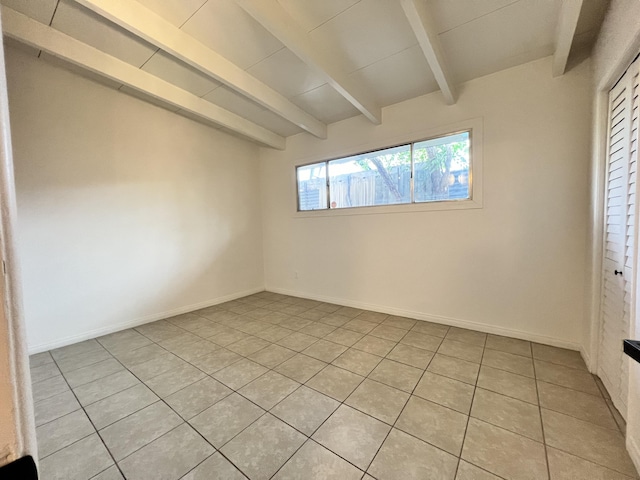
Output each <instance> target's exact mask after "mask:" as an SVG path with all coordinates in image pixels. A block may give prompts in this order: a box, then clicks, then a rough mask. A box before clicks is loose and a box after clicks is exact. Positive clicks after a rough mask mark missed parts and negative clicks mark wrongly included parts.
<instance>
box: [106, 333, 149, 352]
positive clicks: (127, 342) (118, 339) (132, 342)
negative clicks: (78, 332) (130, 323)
mask: <svg viewBox="0 0 640 480" xmlns="http://www.w3.org/2000/svg"><path fill="white" fill-rule="evenodd" d="M96 340H97V341H98V342H99V343H100V344H101V345H102V346H103V347H104V348H106V349H107V350H108V351H109V352H110V353H111V354H113V355H116V356H117V355H118V354H119V353H122V352H131V351H133V350H136V349H138V348H141V347H144V346H145V345H151V343H152V342H151V340H149V339H148V338H147V337H145V336H144V335H141V334H140V333H138V332H136V331H135V330H134V329H132V328H131V329H128V330H123V331H121V332H115V333H110V334H108V335H104V336H102V337H98V338H97V339H96Z"/></svg>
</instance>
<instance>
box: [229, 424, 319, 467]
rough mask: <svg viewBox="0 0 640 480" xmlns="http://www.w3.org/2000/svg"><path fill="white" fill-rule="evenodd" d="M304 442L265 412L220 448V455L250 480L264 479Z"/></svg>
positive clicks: (299, 435)
mask: <svg viewBox="0 0 640 480" xmlns="http://www.w3.org/2000/svg"><path fill="white" fill-rule="evenodd" d="M305 440H306V437H305V436H304V435H302V434H301V433H300V432H298V431H297V430H294V429H293V428H291V427H290V426H289V425H287V424H286V423H284V422H283V421H282V420H279V419H278V418H276V417H274V416H273V415H270V414H268V413H267V414H266V415H264V416H263V417H262V418H260V419H259V420H258V421H256V422H255V423H253V424H252V425H251V426H250V427H249V428H247V429H246V430H244V431H243V432H242V433H240V434H239V435H238V436H237V437H236V438H234V439H233V440H231V441H230V442H229V443H227V444H226V445H225V446H224V447H222V450H221V453H222V454H223V455H224V456H225V457H227V458H228V459H229V460H231V461H232V462H233V463H234V464H235V465H236V466H237V467H238V468H239V469H240V470H241V471H243V472H244V473H246V474H247V475H248V476H249V478H250V479H251V480H267V479H269V478H271V477H272V476H273V475H274V474H275V473H276V472H277V471H278V469H279V468H280V467H281V466H282V465H283V464H284V463H285V462H286V461H287V460H288V459H289V458H290V457H291V456H292V455H293V454H294V453H295V451H296V450H297V449H298V448H299V447H300V446H301V445H302V444H303V443H304V441H305Z"/></svg>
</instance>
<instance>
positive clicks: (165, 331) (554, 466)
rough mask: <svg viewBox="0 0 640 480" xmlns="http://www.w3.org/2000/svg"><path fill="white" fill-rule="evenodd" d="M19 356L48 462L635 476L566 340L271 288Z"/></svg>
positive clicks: (297, 474) (476, 477)
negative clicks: (474, 327)
mask: <svg viewBox="0 0 640 480" xmlns="http://www.w3.org/2000/svg"><path fill="white" fill-rule="evenodd" d="M31 368H32V380H33V382H34V383H33V391H34V399H35V414H36V423H37V435H38V446H39V451H40V469H41V474H42V478H43V479H45V480H55V479H64V480H73V479H78V480H88V479H95V480H97V479H99V480H116V479H122V478H127V479H129V480H138V479H153V480H161V479H166V480H173V479H185V480H204V479H207V480H210V479H220V480H222V479H224V480H235V479H244V478H246V477H248V478H249V479H251V480H254V479H255V480H266V479H270V478H274V479H278V480H284V479H305V480H307V479H333V478H335V479H341V480H350V479H368V480H371V479H378V480H399V479H402V480H404V479H443V480H445V479H451V480H453V479H456V480H490V479H518V480H519V479H523V480H524V479H532V480H540V479H549V478H551V479H553V480H569V479H581V480H582V479H599V480H628V479H630V478H637V472H636V471H635V469H634V467H633V464H632V463H631V461H630V459H629V457H628V455H627V453H626V451H625V448H624V438H623V435H622V433H621V429H622V428H624V426H623V422H622V421H620V420H619V417H616V416H615V412H613V411H612V410H610V408H609V406H608V400H607V398H606V395H605V394H603V393H601V389H600V387H599V386H598V383H597V381H596V379H595V377H593V376H592V375H590V374H589V373H588V372H587V370H586V368H585V366H584V364H583V362H582V360H581V358H580V356H579V354H578V353H576V352H572V351H568V350H562V349H558V348H553V347H548V346H543V345H537V344H531V343H529V342H525V341H522V340H515V339H511V338H505V337H498V336H493V335H486V334H484V333H480V332H474V331H469V330H463V329H459V328H453V327H452V328H449V327H446V326H443V325H436V324H431V323H427V322H422V321H416V320H412V319H409V318H402V317H394V316H389V315H385V314H381V313H375V312H369V311H362V310H358V309H355V308H348V307H340V306H339V305H330V304H326V303H320V302H316V301H312V300H305V299H300V298H294V297H286V296H283V295H278V294H274V293H269V292H262V293H259V294H256V295H252V296H250V297H245V298H242V299H239V300H235V301H232V302H228V303H225V304H222V305H217V306H214V307H210V308H206V309H203V310H200V311H198V312H194V313H189V314H185V315H180V316H177V317H174V318H170V319H167V320H163V321H159V322H155V323H151V324H147V325H143V326H141V327H138V328H135V329H131V330H126V331H122V332H118V333H114V334H111V335H106V336H104V337H101V338H98V339H96V340H89V341H86V342H82V343H78V344H75V345H71V346H68V347H64V348H60V349H57V350H53V351H51V352H46V353H41V354H38V355H34V356H33V357H32V358H31ZM365 472H366V473H365Z"/></svg>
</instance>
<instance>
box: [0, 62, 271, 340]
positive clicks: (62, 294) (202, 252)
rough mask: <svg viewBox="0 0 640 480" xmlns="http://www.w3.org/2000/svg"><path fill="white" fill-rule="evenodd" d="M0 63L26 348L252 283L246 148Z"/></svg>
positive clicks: (94, 88) (251, 193) (106, 94)
mask: <svg viewBox="0 0 640 480" xmlns="http://www.w3.org/2000/svg"><path fill="white" fill-rule="evenodd" d="M7 57H8V58H7V60H8V80H9V95H10V109H11V122H12V129H13V142H14V151H15V170H16V183H17V194H18V216H19V218H18V223H19V232H20V247H21V252H20V253H21V255H22V259H23V269H24V297H25V314H26V322H27V330H28V339H29V345H30V350H31V351H32V352H34V351H40V350H45V349H48V348H50V347H52V346H58V345H61V344H67V343H72V342H74V341H78V340H80V339H83V338H89V337H94V336H97V335H99V334H102V333H105V332H108V331H113V330H119V329H121V328H125V327H126V326H128V325H129V324H131V323H140V322H143V321H145V320H146V321H148V320H151V319H156V318H164V317H167V316H170V315H171V314H175V313H180V312H183V311H188V310H193V309H195V308H197V307H199V306H205V305H209V304H212V303H215V302H218V301H220V300H221V299H223V298H227V297H229V296H238V295H241V294H245V293H246V292H250V291H257V290H261V289H262V288H263V266H262V265H263V260H262V238H261V224H260V207H259V182H258V148H257V146H255V145H253V144H251V143H248V142H245V141H243V140H240V139H238V138H234V137H232V136H229V135H227V134H224V133H221V132H219V131H217V130H215V129H212V128H209V127H206V126H204V125H201V124H198V123H196V122H194V121H192V120H189V119H186V118H184V117H181V116H179V115H176V114H174V113H171V112H169V111H167V110H164V109H162V108H159V107H156V106H153V105H151V104H149V103H145V102H143V101H141V100H138V99H135V98H133V97H130V96H127V95H125V94H122V93H119V92H117V91H116V90H113V89H111V88H108V87H106V86H103V85H100V84H98V83H95V82H93V81H91V80H88V79H85V78H82V77H80V76H78V75H76V74H74V73H70V72H69V71H66V70H64V69H62V68H60V67H57V66H54V65H51V64H49V63H47V62H46V61H44V60H38V59H36V58H35V57H33V56H28V55H27V54H25V53H23V52H21V51H18V50H14V49H8V56H7Z"/></svg>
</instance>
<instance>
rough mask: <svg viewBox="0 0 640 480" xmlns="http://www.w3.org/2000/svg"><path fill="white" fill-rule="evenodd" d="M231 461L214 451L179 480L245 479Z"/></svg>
mask: <svg viewBox="0 0 640 480" xmlns="http://www.w3.org/2000/svg"><path fill="white" fill-rule="evenodd" d="M246 478H247V477H245V476H244V475H243V474H242V473H240V470H238V469H237V468H236V467H235V466H234V465H233V463H231V462H230V461H229V460H227V459H226V458H224V457H223V456H222V455H220V453H218V452H216V453H214V454H213V455H211V456H210V457H209V458H207V459H206V460H205V461H204V462H202V463H201V464H200V465H198V466H197V467H196V468H194V469H193V470H191V471H190V472H189V473H188V474H186V475H185V476H184V477H182V479H181V480H246Z"/></svg>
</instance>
